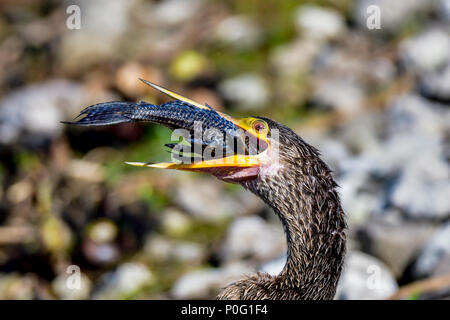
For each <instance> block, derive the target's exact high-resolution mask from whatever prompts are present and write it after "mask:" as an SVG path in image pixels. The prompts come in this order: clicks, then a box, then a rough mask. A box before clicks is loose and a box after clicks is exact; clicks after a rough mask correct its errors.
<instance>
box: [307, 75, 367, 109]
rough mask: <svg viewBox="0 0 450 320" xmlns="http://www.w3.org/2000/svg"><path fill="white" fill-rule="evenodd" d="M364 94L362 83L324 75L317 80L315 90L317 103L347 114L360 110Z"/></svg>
mask: <svg viewBox="0 0 450 320" xmlns="http://www.w3.org/2000/svg"><path fill="white" fill-rule="evenodd" d="M364 96H365V92H364V89H363V88H362V87H361V85H360V84H359V83H358V82H356V81H354V80H352V79H348V78H347V79H346V78H345V77H344V78H343V77H329V76H328V77H322V78H321V79H320V80H318V81H317V82H316V84H315V86H314V92H313V100H314V102H315V103H317V104H318V105H320V106H324V107H331V108H333V109H336V110H339V111H340V112H343V113H346V114H352V113H355V112H356V111H358V110H360V109H361V108H362V104H363V99H364Z"/></svg>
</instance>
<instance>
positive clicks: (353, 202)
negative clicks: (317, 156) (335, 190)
mask: <svg viewBox="0 0 450 320" xmlns="http://www.w3.org/2000/svg"><path fill="white" fill-rule="evenodd" d="M356 161H358V160H356ZM356 161H355V162H356ZM337 183H338V184H339V186H340V188H339V193H340V198H341V203H342V208H343V210H344V212H345V213H346V215H347V223H348V225H349V226H350V227H354V226H358V225H361V224H364V223H366V221H367V219H368V218H369V216H370V214H371V213H372V212H373V211H374V210H375V209H376V208H378V207H379V201H380V199H379V192H380V190H378V188H377V187H376V186H373V184H371V182H370V175H369V173H368V172H367V171H365V170H354V171H351V172H348V173H347V174H344V175H342V176H341V177H339V179H338V180H337Z"/></svg>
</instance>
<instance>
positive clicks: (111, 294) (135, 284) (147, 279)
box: [93, 262, 153, 300]
mask: <svg viewBox="0 0 450 320" xmlns="http://www.w3.org/2000/svg"><path fill="white" fill-rule="evenodd" d="M102 280H103V282H104V285H103V286H101V287H100V288H99V289H97V290H96V291H95V292H94V295H93V298H94V299H101V300H104V299H120V298H121V299H123V298H126V297H129V296H131V295H133V294H135V293H136V292H137V291H139V290H140V289H142V288H143V287H145V286H148V285H150V284H152V282H153V274H152V273H151V272H150V270H149V269H148V268H147V267H146V266H145V265H143V264H141V263H136V262H127V263H123V264H121V265H120V266H119V267H118V268H117V269H116V270H115V271H113V272H110V273H108V274H106V275H105V276H104V278H103V279H102Z"/></svg>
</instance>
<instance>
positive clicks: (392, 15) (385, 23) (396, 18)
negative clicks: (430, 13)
mask: <svg viewBox="0 0 450 320" xmlns="http://www.w3.org/2000/svg"><path fill="white" fill-rule="evenodd" d="M371 5H375V6H377V7H378V8H379V9H380V18H381V19H380V21H381V29H380V31H381V32H384V31H395V30H396V29H398V28H399V27H401V26H402V25H404V24H405V23H406V22H408V21H409V20H410V19H412V18H414V16H415V15H416V14H417V13H419V12H423V11H424V10H426V9H428V8H430V7H431V6H432V1H429V0H415V1H410V0H395V1H391V0H358V1H356V4H355V6H354V8H355V10H354V13H353V16H354V18H355V20H356V21H357V23H358V25H359V27H360V28H361V29H363V30H369V29H368V28H367V18H368V17H369V13H368V12H367V8H368V7H369V6H371ZM370 13H371V12H370ZM377 31H378V30H377Z"/></svg>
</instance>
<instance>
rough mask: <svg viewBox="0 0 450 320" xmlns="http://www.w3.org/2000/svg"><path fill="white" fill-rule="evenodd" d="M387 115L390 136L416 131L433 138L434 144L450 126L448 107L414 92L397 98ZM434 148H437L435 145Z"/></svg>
mask: <svg viewBox="0 0 450 320" xmlns="http://www.w3.org/2000/svg"><path fill="white" fill-rule="evenodd" d="M386 117H387V130H388V132H387V133H388V134H389V136H393V137H394V138H395V135H403V134H407V135H411V134H412V133H414V134H418V135H421V136H424V137H425V138H427V139H433V145H434V143H435V141H434V140H436V139H437V140H440V136H441V135H443V134H444V133H445V131H446V130H448V129H449V128H450V111H449V110H448V109H446V108H442V107H441V106H439V105H437V104H431V103H429V102H428V101H427V100H426V99H424V98H422V97H420V96H417V95H414V94H411V95H404V96H400V97H398V98H397V99H395V100H394V101H393V103H392V105H391V106H390V107H389V109H388V111H387V113H386ZM428 144H430V141H429V142H428ZM424 147H426V145H424ZM432 150H435V149H434V147H433V149H432Z"/></svg>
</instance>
